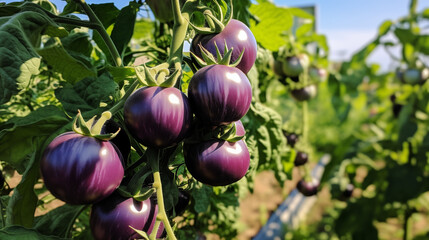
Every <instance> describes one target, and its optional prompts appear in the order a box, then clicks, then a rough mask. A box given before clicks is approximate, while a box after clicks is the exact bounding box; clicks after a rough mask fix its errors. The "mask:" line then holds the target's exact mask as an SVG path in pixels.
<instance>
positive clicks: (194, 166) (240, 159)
mask: <svg viewBox="0 0 429 240" xmlns="http://www.w3.org/2000/svg"><path fill="white" fill-rule="evenodd" d="M183 150H184V151H183V152H184V157H185V164H186V167H187V168H188V170H189V172H190V173H191V174H192V176H193V177H194V178H195V179H197V180H198V181H200V182H202V183H204V184H208V185H211V186H226V185H229V184H232V183H234V182H237V181H238V180H240V179H241V178H242V177H243V176H244V175H245V174H246V172H247V170H248V169H249V164H250V155H249V150H248V149H247V146H246V143H244V141H243V140H240V141H237V142H235V143H232V142H227V141H223V140H210V141H206V142H201V143H197V144H192V145H184V149H183Z"/></svg>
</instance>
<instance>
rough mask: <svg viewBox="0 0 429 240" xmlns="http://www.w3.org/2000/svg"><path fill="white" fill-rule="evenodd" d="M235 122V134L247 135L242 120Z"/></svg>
mask: <svg viewBox="0 0 429 240" xmlns="http://www.w3.org/2000/svg"><path fill="white" fill-rule="evenodd" d="M234 124H235V135H237V136H239V137H242V136H244V135H246V130H244V126H243V123H242V122H241V121H240V120H238V121H236V122H234Z"/></svg>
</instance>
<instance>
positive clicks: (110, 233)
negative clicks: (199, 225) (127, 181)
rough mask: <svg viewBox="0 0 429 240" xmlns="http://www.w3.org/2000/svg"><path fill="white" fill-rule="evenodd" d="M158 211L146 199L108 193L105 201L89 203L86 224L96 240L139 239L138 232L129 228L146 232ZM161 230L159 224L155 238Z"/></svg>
mask: <svg viewBox="0 0 429 240" xmlns="http://www.w3.org/2000/svg"><path fill="white" fill-rule="evenodd" d="M157 214H158V205H156V203H155V200H153V199H151V198H149V199H146V200H144V201H143V202H140V201H137V200H134V199H133V198H124V197H122V196H120V195H118V194H112V195H111V196H110V197H108V198H106V199H105V200H103V201H101V202H99V203H96V204H94V205H93V206H92V209H91V217H90V226H91V231H92V235H93V236H94V239H96V240H128V239H140V238H141V237H140V235H139V234H138V233H137V232H136V231H134V230H133V229H132V228H130V226H131V227H133V228H135V229H138V230H142V231H145V232H146V233H147V234H150V233H151V232H152V230H153V227H154V225H155V221H156V215H157ZM163 231H164V225H163V224H162V223H161V226H160V228H159V229H158V233H157V238H160V237H161V235H162V233H163Z"/></svg>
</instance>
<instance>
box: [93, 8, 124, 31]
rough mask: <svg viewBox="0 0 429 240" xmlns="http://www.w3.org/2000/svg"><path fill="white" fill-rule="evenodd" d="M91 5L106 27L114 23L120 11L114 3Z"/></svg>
mask: <svg viewBox="0 0 429 240" xmlns="http://www.w3.org/2000/svg"><path fill="white" fill-rule="evenodd" d="M90 7H91V9H92V10H93V11H94V13H95V15H97V17H98V19H100V21H101V23H102V24H103V27H104V28H108V27H109V26H110V25H112V24H113V23H114V22H115V20H116V18H117V17H118V14H119V12H120V11H119V9H117V8H116V7H115V5H114V4H113V3H102V4H91V5H90Z"/></svg>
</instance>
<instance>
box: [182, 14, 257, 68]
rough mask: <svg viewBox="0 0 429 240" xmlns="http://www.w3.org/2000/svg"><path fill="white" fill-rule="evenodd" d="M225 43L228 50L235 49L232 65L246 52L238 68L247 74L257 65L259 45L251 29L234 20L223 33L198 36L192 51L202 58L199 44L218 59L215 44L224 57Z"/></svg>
mask: <svg viewBox="0 0 429 240" xmlns="http://www.w3.org/2000/svg"><path fill="white" fill-rule="evenodd" d="M225 41H226V44H227V46H228V49H231V48H233V51H232V56H231V63H232V62H235V60H237V59H238V57H239V56H240V54H241V52H242V51H243V50H244V54H243V58H242V59H241V61H240V63H239V64H238V65H237V68H238V69H240V70H241V71H243V72H244V73H245V74H247V73H248V72H249V71H250V69H251V68H252V66H253V64H254V63H255V60H256V54H257V48H258V45H257V43H256V39H255V36H253V33H252V32H251V31H250V29H249V28H248V27H247V26H246V25H245V24H244V23H242V22H240V21H238V20H235V19H232V20H231V21H229V23H228V24H227V25H226V26H225V28H224V29H223V30H222V32H220V33H218V34H209V35H196V36H195V37H194V39H193V40H192V44H191V49H190V50H191V52H192V53H194V54H195V55H196V56H198V57H200V58H202V55H201V50H200V47H199V44H201V45H202V46H203V47H204V48H205V49H207V50H208V51H209V52H210V53H212V54H213V56H215V57H216V48H215V43H216V45H217V47H218V48H219V51H220V53H221V54H222V55H223V54H224V48H225Z"/></svg>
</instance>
